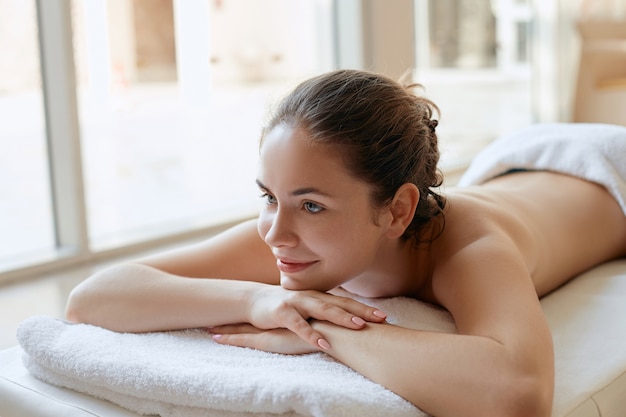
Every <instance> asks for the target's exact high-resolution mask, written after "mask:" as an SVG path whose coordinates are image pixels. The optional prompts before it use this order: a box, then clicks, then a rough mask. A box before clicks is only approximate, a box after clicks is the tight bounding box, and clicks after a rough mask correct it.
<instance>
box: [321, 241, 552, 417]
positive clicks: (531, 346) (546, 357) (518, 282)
mask: <svg viewBox="0 0 626 417" xmlns="http://www.w3.org/2000/svg"><path fill="white" fill-rule="evenodd" d="M433 290H434V292H435V295H436V296H437V297H438V299H439V300H440V301H441V302H442V304H443V305H444V306H445V307H446V308H448V309H449V310H450V312H451V313H452V315H453V316H454V319H455V322H456V324H457V328H458V331H459V334H456V335H455V334H444V333H434V332H422V331H415V330H409V329H403V328H399V327H395V326H389V325H378V324H368V327H367V329H366V330H365V331H361V332H350V331H349V330H348V331H346V330H344V329H340V328H338V327H336V326H333V325H330V324H328V323H322V322H319V323H316V324H315V325H314V328H316V329H318V330H319V331H321V332H323V333H324V334H325V335H326V336H327V338H328V340H329V341H330V344H331V346H332V349H331V350H330V351H329V352H328V353H330V354H331V355H333V356H334V357H336V358H337V359H338V360H340V361H342V362H343V363H345V364H347V365H348V366H350V367H352V368H354V369H355V370H357V371H358V372H360V373H362V374H364V375H366V376H368V377H369V378H371V379H372V380H374V381H376V382H379V383H380V384H382V385H384V386H385V387H387V388H389V389H390V390H392V391H394V392H396V393H398V394H399V395H401V396H402V397H404V398H405V399H407V400H409V401H411V402H413V403H414V404H416V405H417V406H419V407H420V408H422V409H423V410H425V411H426V412H428V413H430V414H432V415H435V416H438V417H439V416H500V417H503V416H526V417H531V416H549V415H550V413H551V404H552V394H553V384H554V363H553V348H552V339H551V334H550V331H549V328H548V326H547V323H546V321H545V319H544V316H543V312H542V310H541V307H540V304H539V302H538V299H537V296H536V293H535V289H534V285H533V283H532V280H531V278H530V276H529V274H528V272H527V268H526V265H525V264H524V262H522V260H521V259H520V258H519V256H518V255H517V251H516V250H515V249H514V248H512V247H510V246H508V245H507V244H506V243H505V242H501V241H496V240H495V239H494V240H488V239H482V240H479V241H477V242H475V243H473V244H471V245H470V246H468V247H467V248H464V249H463V250H462V251H460V252H459V253H456V254H455V255H454V256H453V257H451V258H450V259H448V260H447V261H446V262H445V264H444V265H442V266H441V267H440V268H439V269H438V270H437V271H436V272H435V276H434V277H433ZM408 358H410V359H409V360H407V359H408Z"/></svg>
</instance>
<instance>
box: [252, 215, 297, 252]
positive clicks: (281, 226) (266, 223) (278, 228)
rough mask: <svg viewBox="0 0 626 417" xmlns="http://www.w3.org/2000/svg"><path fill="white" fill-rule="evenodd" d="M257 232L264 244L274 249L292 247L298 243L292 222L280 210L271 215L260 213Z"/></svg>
mask: <svg viewBox="0 0 626 417" xmlns="http://www.w3.org/2000/svg"><path fill="white" fill-rule="evenodd" d="M259 232H260V234H261V237H262V238H263V240H264V241H265V243H267V244H268V245H269V246H271V247H274V248H278V247H285V246H286V247H294V246H295V245H296V244H297V243H298V237H297V233H296V232H295V230H294V224H293V220H292V219H291V218H290V216H289V214H288V213H286V212H284V211H283V210H281V209H277V210H276V211H274V212H271V213H268V212H266V213H261V216H260V217H259Z"/></svg>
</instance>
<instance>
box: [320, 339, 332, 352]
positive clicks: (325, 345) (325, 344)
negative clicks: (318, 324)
mask: <svg viewBox="0 0 626 417" xmlns="http://www.w3.org/2000/svg"><path fill="white" fill-rule="evenodd" d="M317 345H318V346H319V347H321V348H322V349H324V350H327V349H330V344H329V343H328V342H327V341H326V340H324V339H317Z"/></svg>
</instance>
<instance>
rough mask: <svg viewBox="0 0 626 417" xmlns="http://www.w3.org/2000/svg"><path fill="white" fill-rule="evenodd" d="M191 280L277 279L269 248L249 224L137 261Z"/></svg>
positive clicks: (273, 280) (245, 223)
mask: <svg viewBox="0 0 626 417" xmlns="http://www.w3.org/2000/svg"><path fill="white" fill-rule="evenodd" d="M139 262H140V263H142V264H144V265H148V266H152V267H154V268H157V269H160V270H162V271H165V272H168V273H171V274H174V275H179V276H184V277H191V278H221V279H235V280H245V281H257V282H265V283H271V284H277V283H278V282H279V279H280V276H279V271H278V269H277V267H276V260H275V258H274V255H273V254H272V252H271V250H270V248H269V247H268V246H267V245H266V244H265V242H263V240H262V239H261V237H260V236H259V234H258V232H257V221H256V219H254V220H249V221H246V222H243V223H241V224H239V225H236V226H234V227H232V228H230V229H228V230H226V231H224V232H222V233H219V234H217V235H215V236H213V237H211V238H209V239H207V240H205V241H203V242H201V243H198V244H195V245H191V246H188V247H184V248H182V249H178V250H174V251H171V252H168V253H164V254H160V255H157V256H152V257H150V258H146V259H142V260H139Z"/></svg>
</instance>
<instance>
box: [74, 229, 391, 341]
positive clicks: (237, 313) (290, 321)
mask: <svg viewBox="0 0 626 417" xmlns="http://www.w3.org/2000/svg"><path fill="white" fill-rule="evenodd" d="M214 277H215V278H214ZM217 278H220V279H217ZM278 278H279V275H278V270H277V269H276V266H275V259H274V257H273V255H272V253H271V252H270V251H269V249H268V248H267V246H266V245H265V243H264V242H263V241H262V240H261V239H260V237H259V236H258V234H257V233H256V223H255V222H247V223H244V224H242V225H240V226H237V227H235V228H233V229H231V230H229V231H227V232H225V233H223V234H221V235H218V236H217V237H215V238H212V239H209V240H208V241H206V242H204V243H202V244H200V245H196V246H193V247H190V248H186V249H183V250H181V251H177V252H173V253H169V254H165V255H160V256H157V257H154V258H149V259H146V260H142V261H138V262H135V263H127V264H122V265H118V266H114V267H112V268H107V269H104V270H102V271H100V272H98V273H96V274H94V275H93V276H91V277H90V278H88V279H87V280H85V281H84V282H82V283H81V284H80V285H78V286H77V287H76V288H75V289H74V290H73V291H72V293H71V294H70V298H69V301H68V304H67V310H66V315H67V317H68V319H69V320H72V321H75V322H86V323H91V324H95V325H98V326H102V327H106V328H108V329H111V330H115V331H124V332H146V331H159V330H174V329H182V328H194V327H212V326H217V325H224V324H232V323H241V322H247V323H252V324H254V325H255V326H257V327H259V328H263V329H269V328H288V329H290V330H292V331H294V332H295V333H297V334H298V336H300V337H302V338H303V339H304V340H306V341H307V342H308V343H310V344H312V345H314V346H317V345H318V343H319V340H320V339H323V337H322V335H321V334H320V333H319V332H317V331H314V330H313V329H312V328H311V327H310V325H309V324H308V323H307V322H306V319H308V318H311V317H314V318H317V319H321V320H330V321H331V322H333V323H336V324H338V325H341V326H347V327H349V328H352V329H359V328H362V327H363V323H362V321H360V320H358V319H356V318H355V315H356V316H357V317H360V318H363V319H365V320H373V321H382V320H383V318H380V317H378V316H376V315H374V314H373V313H374V309H373V308H371V307H369V306H365V305H364V304H361V303H358V302H356V301H354V300H349V299H346V298H342V297H335V296H332V295H330V294H326V293H321V292H317V291H301V292H295V291H288V290H284V289H283V288H281V287H280V286H278V285H275V284H276V283H277V282H278Z"/></svg>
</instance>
